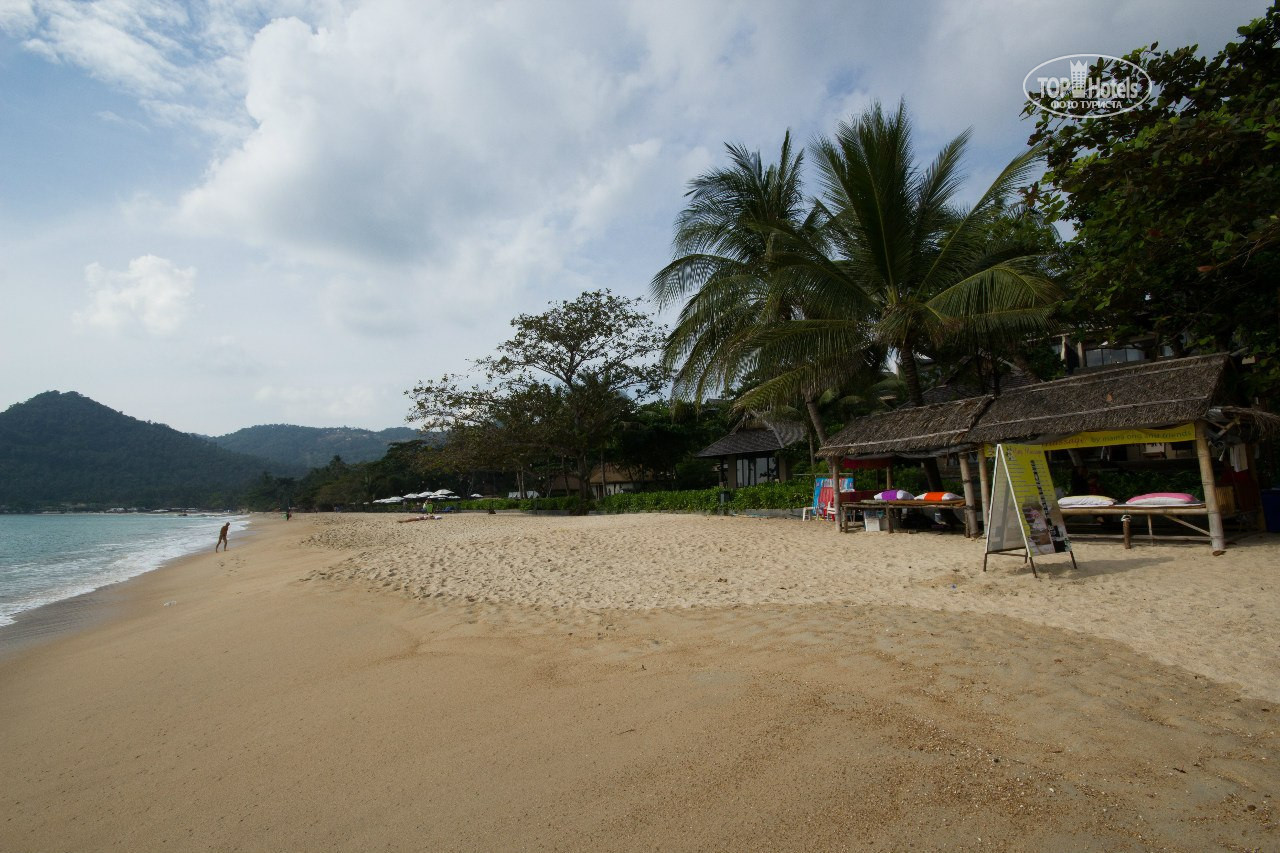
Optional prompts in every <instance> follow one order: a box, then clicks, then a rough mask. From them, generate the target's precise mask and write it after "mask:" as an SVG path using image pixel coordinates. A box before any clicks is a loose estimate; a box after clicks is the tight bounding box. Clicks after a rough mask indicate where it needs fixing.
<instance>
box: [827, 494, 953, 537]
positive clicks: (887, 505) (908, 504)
mask: <svg viewBox="0 0 1280 853" xmlns="http://www.w3.org/2000/svg"><path fill="white" fill-rule="evenodd" d="M841 506H845V507H848V508H849V509H860V510H862V511H863V512H866V511H867V510H869V509H870V510H880V509H886V510H887V509H921V508H926V507H927V508H930V509H964V506H965V504H964V498H956V499H954V500H949V501H921V500H900V501H853V502H851V503H847V504H841ZM886 517H887V518H888V519H889V532H890V533H892V532H893V515H892V514H888V515H887V516H886ZM965 519H966V521H965V535H966V536H967V535H971V533H972V532H971V531H969V530H968V520H967V519H968V516H967V515H966V516H965Z"/></svg>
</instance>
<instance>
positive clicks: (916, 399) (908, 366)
mask: <svg viewBox="0 0 1280 853" xmlns="http://www.w3.org/2000/svg"><path fill="white" fill-rule="evenodd" d="M898 364H899V365H900V366H901V367H902V381H903V382H904V383H906V386H907V399H908V400H910V401H911V405H913V406H923V405H924V390H923V389H922V388H921V387H920V366H919V365H917V364H916V354H915V351H914V349H913V348H912V347H911V346H909V345H907V346H904V347H903V348H902V349H901V350H899V351H898Z"/></svg>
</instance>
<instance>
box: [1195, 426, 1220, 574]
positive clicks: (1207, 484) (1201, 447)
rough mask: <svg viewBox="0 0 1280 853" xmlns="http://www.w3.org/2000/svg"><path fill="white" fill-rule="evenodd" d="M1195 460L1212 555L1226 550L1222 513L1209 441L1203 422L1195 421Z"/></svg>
mask: <svg viewBox="0 0 1280 853" xmlns="http://www.w3.org/2000/svg"><path fill="white" fill-rule="evenodd" d="M1196 458H1197V459H1198V460H1199V462H1200V485H1201V487H1202V488H1203V489H1204V508H1205V509H1206V510H1207V511H1208V513H1209V542H1210V544H1211V545H1212V547H1213V555H1214V556H1215V557H1217V556H1218V555H1220V554H1222V553H1224V552H1225V551H1226V550H1227V539H1226V536H1224V535H1223V532H1222V512H1221V511H1220V510H1219V509H1218V492H1217V490H1216V486H1217V483H1216V482H1215V481H1214V479H1213V459H1212V458H1210V456H1209V439H1208V438H1206V437H1205V434H1204V421H1196Z"/></svg>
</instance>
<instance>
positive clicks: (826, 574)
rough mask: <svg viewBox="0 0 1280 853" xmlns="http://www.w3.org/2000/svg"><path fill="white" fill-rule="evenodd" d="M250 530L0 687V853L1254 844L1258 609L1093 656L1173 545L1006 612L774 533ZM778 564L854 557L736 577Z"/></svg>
mask: <svg viewBox="0 0 1280 853" xmlns="http://www.w3.org/2000/svg"><path fill="white" fill-rule="evenodd" d="M455 522H457V523H455ZM255 526H256V527H257V528H258V531H259V532H258V533H257V534H256V535H255V537H254V538H253V539H252V541H249V542H248V543H247V544H244V545H243V546H238V545H237V544H233V548H232V550H231V552H230V553H229V554H228V555H218V556H216V557H215V556H213V555H212V554H210V555H204V556H200V557H197V558H194V559H192V560H188V561H184V562H182V563H180V564H178V565H175V566H173V567H170V568H167V569H165V570H163V571H160V572H157V573H154V574H153V575H150V576H147V577H146V578H143V579H140V580H139V581H138V582H136V583H135V584H133V585H131V587H130V596H129V606H128V607H127V608H126V610H125V612H123V613H121V614H120V615H119V616H118V617H117V618H113V619H112V620H111V621H109V622H108V623H107V624H104V625H101V626H95V627H93V628H91V629H89V630H86V631H84V632H82V633H79V634H75V635H72V636H68V637H65V638H62V639H59V640H57V641H55V642H52V643H48V644H45V645H42V646H40V647H38V648H35V649H30V650H25V651H23V652H22V653H21V654H19V655H17V656H15V657H13V658H11V659H8V660H4V661H2V662H0V743H4V744H5V753H6V760H5V761H4V762H3V763H0V802H3V803H4V804H5V808H4V810H3V817H0V849H4V850H22V851H44V850H50V851H52V850H78V851H93V850H156V849H176V850H406V851H408V850H476V851H480V850H584V851H585V850H642V849H644V850H649V849H661V850H735V851H736V850H784V849H786V850H906V849H920V850H1010V851H1013V850H1033V849H1034V850H1064V851H1065V850H1072V851H1089V850H1133V851H1138V850H1186V851H1193V850H1195V851H1198V850H1274V849H1277V844H1276V842H1277V839H1278V838H1280V835H1278V834H1277V833H1278V832H1280V829H1278V828H1277V823H1276V821H1277V815H1276V809H1275V803H1274V799H1273V798H1274V796H1276V794H1275V792H1276V791H1278V790H1280V772H1278V768H1277V762H1280V751H1278V749H1277V747H1280V736H1278V734H1277V727H1276V724H1275V717H1276V713H1277V709H1276V708H1275V707H1273V700H1272V699H1271V698H1269V697H1268V695H1267V689H1266V685H1265V684H1264V679H1262V678H1261V677H1260V676H1259V677H1256V678H1255V676H1254V675H1253V673H1255V672H1264V671H1265V670H1266V667H1267V665H1268V664H1267V663H1266V661H1265V660H1264V661H1255V662H1250V659H1249V658H1248V656H1247V655H1246V656H1244V657H1245V663H1244V664H1238V665H1235V668H1234V669H1233V668H1232V666H1231V665H1228V663H1227V662H1226V661H1225V659H1226V658H1229V657H1231V654H1230V653H1229V646H1228V647H1227V648H1219V645H1227V644H1230V643H1237V644H1238V643H1239V641H1240V638H1241V637H1246V638H1247V637H1252V636H1253V633H1252V631H1253V628H1252V627H1251V626H1250V624H1249V623H1250V622H1251V621H1252V620H1251V619H1250V617H1248V616H1245V615H1240V614H1243V613H1247V612H1249V611H1247V610H1245V609H1244V605H1243V604H1241V603H1239V602H1238V601H1237V598H1248V599H1249V600H1252V601H1253V603H1254V604H1255V607H1254V610H1253V611H1252V612H1254V613H1255V614H1256V615H1255V616H1254V617H1253V619H1257V620H1262V622H1263V624H1264V625H1271V624H1274V620H1275V618H1276V614H1275V612H1274V609H1273V607H1272V605H1271V604H1270V603H1269V602H1270V600H1269V599H1268V598H1267V597H1266V591H1265V590H1264V591H1263V592H1262V593H1252V592H1250V593H1248V594H1247V595H1245V594H1242V595H1240V596H1232V595H1230V594H1229V593H1227V592H1223V591H1221V590H1217V588H1216V587H1215V585H1214V584H1215V582H1214V581H1213V580H1212V577H1210V578H1209V581H1208V582H1207V585H1208V587H1209V588H1210V595H1209V598H1208V600H1209V601H1210V602H1217V603H1215V604H1213V605H1212V607H1211V609H1210V611H1209V613H1208V614H1206V615H1207V617H1208V618H1210V619H1213V618H1217V619H1218V622H1216V623H1213V624H1214V627H1215V628H1219V629H1222V630H1227V631H1234V632H1235V633H1233V634H1230V635H1229V636H1228V637H1227V638H1226V639H1225V640H1221V641H1219V643H1218V644H1215V642H1214V641H1213V640H1203V641H1202V640H1199V639H1197V640H1196V641H1194V642H1193V641H1190V640H1187V639H1186V637H1187V636H1188V635H1194V634H1197V633H1198V631H1199V630H1200V628H1199V626H1188V625H1177V624H1171V623H1170V620H1169V619H1167V618H1166V619H1165V620H1163V621H1164V623H1165V627H1164V628H1163V629H1159V628H1158V627H1157V626H1158V625H1159V623H1160V622H1161V620H1160V619H1158V618H1156V617H1155V616H1137V617H1135V619H1136V620H1137V622H1139V623H1141V624H1139V626H1138V627H1136V628H1133V629H1132V630H1131V631H1130V635H1127V636H1129V641H1122V640H1121V639H1119V638H1117V637H1115V636H1108V635H1107V634H1108V632H1110V633H1111V634H1124V633H1125V631H1126V629H1125V628H1124V627H1123V625H1120V624H1119V623H1120V622H1121V621H1122V620H1120V619H1119V609H1117V610H1116V611H1115V612H1114V613H1112V612H1108V611H1106V608H1107V607H1108V606H1109V604H1108V602H1109V601H1110V599H1112V598H1114V597H1116V596H1119V595H1121V594H1128V593H1130V592H1131V590H1130V589H1129V588H1128V587H1125V586H1122V587H1121V588H1120V590H1119V591H1117V592H1114V593H1112V592H1100V591H1099V590H1098V589H1097V588H1096V587H1097V586H1098V585H1099V584H1102V585H1106V584H1116V583H1121V584H1126V583H1127V584H1132V585H1133V586H1135V587H1138V586H1143V585H1147V584H1149V583H1150V582H1151V580H1152V578H1151V577H1144V573H1151V574H1155V573H1162V574H1161V579H1162V580H1163V581H1164V584H1163V586H1164V587H1165V588H1166V589H1165V590H1164V591H1165V592H1166V596H1165V599H1167V600H1168V601H1169V602H1171V604H1170V605H1169V606H1170V607H1171V608H1173V609H1172V610H1171V611H1170V612H1173V613H1176V614H1180V613H1182V612H1183V611H1184V610H1186V609H1187V608H1190V607H1192V606H1193V605H1192V602H1193V601H1195V600H1196V595H1195V593H1194V592H1193V591H1187V590H1184V589H1183V588H1182V587H1183V586H1185V585H1187V584H1193V585H1194V584H1195V583H1197V582H1198V580H1197V578H1196V577H1195V576H1194V571H1195V570H1194V569H1193V568H1191V567H1186V568H1185V569H1184V568H1182V567H1181V566H1182V563H1183V562H1185V561H1191V562H1193V563H1196V564H1197V565H1198V564H1199V558H1198V557H1194V556H1191V552H1190V551H1189V550H1188V549H1170V550H1171V551H1173V552H1176V553H1173V554H1172V555H1165V554H1164V552H1163V551H1162V550H1161V549H1152V551H1151V553H1150V554H1147V555H1139V559H1146V560H1147V561H1148V562H1144V563H1142V564H1141V565H1138V564H1132V563H1126V561H1125V560H1124V559H1123V558H1122V557H1121V556H1120V555H1119V554H1118V553H1117V552H1118V549H1116V551H1104V552H1100V553H1099V554H1098V555H1097V557H1096V558H1095V559H1094V561H1093V562H1092V563H1087V562H1086V561H1083V560H1082V570H1081V572H1080V573H1079V574H1078V575H1076V576H1071V577H1068V576H1066V575H1055V576H1053V577H1051V578H1050V579H1049V580H1048V581H1047V582H1045V583H1041V584H1039V585H1036V584H1035V582H1034V581H1031V579H1030V578H1024V577H1022V576H1020V575H1018V574H1017V573H1016V572H1014V571H1013V568H1012V567H1011V566H1006V567H1003V568H1002V569H1001V570H999V571H996V572H993V573H989V576H988V577H986V578H983V577H981V572H980V571H978V569H979V567H980V564H981V555H980V552H979V554H978V562H977V565H976V566H975V564H974V562H973V561H972V560H971V559H968V557H970V556H971V553H970V552H971V551H972V550H973V549H972V543H966V542H964V541H963V540H959V542H956V541H954V540H951V539H948V538H947V537H926V536H912V537H907V536H896V537H883V539H884V540H892V541H882V542H880V543H875V542H874V541H872V538H873V537H872V536H871V535H867V536H865V539H866V540H867V542H866V544H865V545H864V544H861V543H857V542H855V541H854V540H857V539H858V538H859V537H857V536H851V537H843V538H841V539H839V540H836V537H834V535H830V536H823V535H821V533H820V532H819V531H818V530H817V529H816V528H808V527H806V526H805V525H801V524H799V523H797V522H782V521H778V522H765V521H755V520H748V519H716V518H712V519H705V518H696V519H695V518H690V519H683V517H676V516H666V517H652V516H651V517H624V518H620V519H611V518H602V519H597V518H587V519H547V518H529V517H524V516H498V517H490V516H463V517H460V518H454V519H448V520H446V521H442V522H430V523H426V522H424V523H419V524H405V525H395V524H394V522H393V521H392V520H391V519H388V518H385V517H384V518H375V519H338V520H336V521H332V520H325V519H316V518H306V517H295V519H294V521H292V522H289V523H288V524H286V523H284V522H282V521H277V520H269V521H263V522H258V523H255ZM796 537H799V538H796ZM805 537H814V538H816V539H817V540H822V543H823V544H822V545H821V546H813V547H814V548H815V549H817V550H816V551H815V553H824V554H825V553H828V552H829V551H830V546H831V545H832V544H834V543H833V542H832V540H835V541H836V542H838V543H839V544H840V546H841V547H842V548H844V549H846V550H847V549H851V548H852V549H857V548H862V547H871V546H873V545H874V546H875V549H876V553H877V555H878V556H879V558H880V559H879V562H877V563H876V564H875V565H874V566H872V565H870V564H867V565H866V566H865V571H866V572H869V573H870V574H868V575H867V576H866V577H865V578H864V579H863V580H857V577H858V575H859V573H860V572H862V571H864V565H863V563H861V562H859V559H860V558H861V557H864V556H865V555H861V556H860V555H859V552H858V551H856V550H855V551H853V556H852V557H848V558H847V561H846V562H844V563H842V564H839V565H838V566H837V567H835V568H831V569H829V570H828V569H825V568H821V567H820V566H815V565H814V563H813V562H812V560H810V559H808V558H807V557H806V555H804V554H801V555H800V557H797V559H796V562H795V564H794V565H793V566H791V567H790V568H786V567H784V568H781V569H771V568H768V567H765V566H762V565H761V564H762V563H763V562H765V560H764V559H762V549H767V548H769V547H777V548H779V549H782V550H786V551H790V550H791V549H792V548H793V546H794V547H800V546H797V545H796V544H795V543H799V542H801V541H802V539H804V538H805ZM695 540H696V541H695ZM644 543H649V544H648V545H645V544H644ZM769 543H774V545H773V546H770V545H769ZM690 545H694V546H697V547H694V548H692V550H691V549H690V547H689V546H690ZM609 546H611V547H612V551H610V549H609ZM1099 547H1102V546H1099ZM1274 548H1275V546H1274V545H1271V544H1270V542H1262V543H1261V544H1257V545H1249V546H1248V547H1247V549H1241V551H1242V553H1243V552H1246V551H1247V552H1249V553H1251V554H1252V556H1253V563H1254V564H1255V567H1254V568H1253V569H1245V570H1241V569H1239V567H1237V569H1236V571H1237V572H1239V571H1243V572H1244V577H1242V578H1241V580H1242V581H1247V582H1254V583H1261V584H1263V585H1264V586H1265V585H1267V584H1268V583H1269V578H1270V577H1274V575H1270V576H1268V575H1257V574H1251V573H1250V572H1255V573H1256V572H1260V571H1262V570H1261V569H1257V568H1256V564H1259V563H1263V562H1265V561H1267V560H1270V559H1273V558H1274V556H1275V554H1276V551H1275V550H1274ZM637 549H640V550H641V551H644V552H645V553H637ZM721 549H723V550H721ZM948 549H956V550H957V551H958V552H959V553H960V554H961V555H962V556H964V557H965V560H963V561H960V560H958V559H957V556H956V554H948V553H947V551H948ZM611 553H612V556H609V555H610V554H611ZM1131 553H1133V552H1131ZM719 554H723V555H725V556H723V557H720V556H716V555H719ZM588 555H594V556H588ZM765 556H766V557H767V555H765ZM1206 559H1207V556H1206ZM1108 561H1111V562H1108ZM1011 562H1012V561H1011ZM584 563H585V564H587V565H589V568H583V565H584ZM1099 564H1106V565H1107V566H1109V568H1108V569H1107V570H1106V571H1103V572H1100V571H1099V569H1098V565H1099ZM1089 565H1092V566H1093V568H1092V569H1090V568H1088V566H1089ZM908 566H909V567H910V568H907V567H908ZM1171 567H1172V569H1173V570H1172V571H1166V570H1168V569H1170V568H1171ZM956 568H958V569H959V572H953V571H952V569H956ZM1214 570H1215V569H1214V568H1213V567H1210V569H1209V571H1211V572H1212V571H1214ZM895 571H897V572H898V574H897V575H895V574H893V573H894V572H895ZM610 573H614V574H610ZM615 575H616V576H615ZM633 576H634V577H633ZM840 577H843V578H844V580H843V581H841V583H840V584H837V583H836V581H837V580H838V579H839V578H840ZM637 578H638V579H637ZM721 578H723V579H724V580H721ZM953 583H954V584H955V588H954V590H953V588H952V584H953ZM886 584H887V585H888V588H887V589H881V588H880V587H881V586H884V585H886ZM829 585H835V589H834V591H832V590H828V589H826V587H827V586H829ZM1015 585H1020V587H1019V588H1017V589H1016V594H1015V590H1014V587H1015ZM1073 585H1074V586H1073ZM1202 585H1203V584H1202ZM1076 587H1079V589H1077V588H1076ZM988 588H990V589H989V591H984V590H988ZM654 590H656V592H654ZM691 590H693V591H695V592H691ZM726 590H729V591H731V592H726ZM1037 590H1040V591H1041V592H1040V593H1039V594H1040V595H1042V596H1045V597H1046V598H1049V599H1050V601H1049V603H1042V604H1036V605H1029V604H1026V603H1025V602H1024V599H1026V598H1028V596H1030V595H1031V594H1032V593H1033V592H1035V591H1037ZM1046 590H1051V591H1052V592H1048V591H1046ZM961 595H964V596H970V597H971V599H972V601H973V602H977V604H976V605H974V606H968V607H944V606H940V605H937V606H935V605H934V604H932V603H931V602H946V601H955V600H959V597H960V596H961ZM1215 596H1217V597H1215ZM704 597H705V598H709V599H712V601H709V602H704V601H702V600H701V599H702V598H704ZM882 597H883V598H882ZM673 599H674V600H673ZM1095 601H1096V602H1097V604H1095V605H1093V606H1091V604H1090V603H1091V602H1095ZM1161 601H1162V599H1161V597H1159V596H1158V595H1157V594H1156V593H1155V592H1154V591H1152V593H1151V597H1150V598H1149V599H1148V603H1147V604H1146V605H1145V609H1151V610H1156V611H1159V609H1160V608H1161V606H1162V604H1161ZM166 602H174V603H173V604H170V605H169V606H167V607H166V606H165V603H166ZM1117 607H1118V605H1117ZM1130 609H1131V610H1133V611H1134V612H1135V613H1139V614H1141V613H1143V612H1145V609H1144V607H1139V606H1136V605H1135V606H1131V607H1130ZM1002 610H1004V611H1011V613H1005V612H1001V611H1002ZM1100 610H1101V612H1100ZM1222 611H1229V612H1230V613H1231V614H1232V615H1230V616H1226V617H1223V616H1217V617H1214V615H1213V614H1215V613H1219V612H1222ZM1237 611H1240V613H1239V614H1238V613H1237ZM1037 613H1039V614H1041V615H1040V616H1039V617H1036V618H1031V617H1035V616H1036V614H1037ZM1052 614H1057V615H1056V616H1054V615H1052ZM1073 614H1074V615H1073ZM1157 615H1158V614H1157ZM1055 618H1056V619H1059V620H1061V621H1072V620H1074V622H1073V624H1072V625H1071V626H1070V627H1066V626H1058V625H1054V624H1052V619H1055ZM1131 621H1132V620H1131ZM1237 623H1239V626H1238V627H1233V626H1237ZM1273 636H1274V635H1273ZM1144 637H1146V638H1147V639H1146V640H1143V639H1142V638H1144ZM1161 641H1163V643H1164V644H1165V645H1166V646H1167V645H1168V644H1170V643H1174V644H1177V645H1178V647H1179V651H1172V652H1171V651H1169V650H1168V649H1166V650H1165V655H1166V656H1177V655H1185V656H1189V657H1190V659H1191V663H1190V664H1187V663H1181V664H1177V665H1174V664H1171V663H1161V662H1160V661H1159V660H1157V659H1155V656H1154V654H1152V653H1150V652H1148V651H1146V650H1145V649H1142V648H1140V647H1139V646H1140V645H1141V644H1142V643H1143V642H1148V643H1150V644H1152V645H1159V644H1160V642H1161ZM1270 666H1272V667H1274V666H1275V662H1274V660H1272V661H1271V663H1270ZM1201 670H1204V671H1201ZM1210 670H1212V673H1211V672H1210ZM1213 673H1217V675H1215V674H1213Z"/></svg>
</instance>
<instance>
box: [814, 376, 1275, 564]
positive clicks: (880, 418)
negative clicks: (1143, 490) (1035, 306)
mask: <svg viewBox="0 0 1280 853" xmlns="http://www.w3.org/2000/svg"><path fill="white" fill-rule="evenodd" d="M1228 363H1229V356H1227V355H1226V354H1225V353H1218V354H1215V355H1203V356H1192V357H1190V358H1178V359H1162V360H1157V361H1144V362H1138V363H1136V364H1131V365H1124V366H1122V367H1114V368H1109V369H1106V370H1099V371H1089V372H1079V373H1076V374H1075V375H1074V376H1069V377H1067V378H1065V379H1057V380H1054V381H1052V382H1041V383H1036V384H1031V385H1023V386H1021V387H1017V388H1011V389H1009V390H1007V391H1005V392H1004V393H1003V394H1001V395H1000V396H999V397H992V396H985V397H973V398H970V399H967V400H957V401H954V402H950V403H937V404H934V405H929V406H918V407H914V408H905V409H896V410H894V411H892V412H886V413H884V414H880V415H871V416H869V417H865V418H858V419H857V420H855V421H853V422H852V423H851V424H849V425H848V426H847V427H845V429H843V430H842V431H841V432H840V433H839V434H838V435H836V436H835V437H834V438H832V439H831V440H829V441H828V442H827V444H826V446H824V447H823V448H822V449H821V450H820V451H819V454H820V455H821V456H823V457H825V458H827V459H831V460H835V459H838V458H841V457H844V456H853V457H859V456H861V457H868V456H915V457H919V456H931V455H940V454H943V453H952V452H956V451H965V452H962V453H960V454H959V459H960V464H961V470H962V476H963V479H964V481H965V487H966V498H967V499H968V493H967V490H968V486H969V477H968V474H967V472H966V470H965V469H966V468H967V463H966V458H967V456H968V451H971V450H972V449H975V448H977V447H979V446H980V445H983V444H998V443H1002V442H1015V443H1016V442H1030V443H1035V442H1037V441H1038V440H1042V439H1044V438H1046V437H1051V436H1064V435H1075V434H1078V433H1083V432H1094V431H1100V430H1123V429H1132V428H1151V427H1165V426H1176V425H1181V424H1188V423H1191V424H1194V425H1195V442H1196V457H1197V460H1198V463H1199V467H1200V475H1201V482H1202V485H1203V487H1204V493H1205V498H1204V500H1205V507H1206V509H1207V514H1208V516H1209V530H1210V540H1211V543H1212V547H1213V549H1214V553H1221V551H1222V549H1223V548H1224V547H1225V544H1224V543H1225V539H1224V537H1223V533H1222V516H1221V513H1220V512H1219V509H1218V504H1217V499H1216V496H1215V492H1214V487H1215V481H1214V474H1213V469H1212V462H1211V459H1210V454H1209V445H1208V442H1207V439H1206V432H1207V431H1208V430H1209V429H1210V428H1215V429H1220V427H1221V425H1230V424H1232V423H1238V422H1241V421H1244V422H1248V423H1249V424H1250V427H1251V429H1252V430H1253V432H1254V433H1263V432H1266V431H1268V430H1271V429H1276V428H1277V427H1280V424H1277V423H1276V422H1275V419H1274V417H1273V416H1270V415H1266V414H1265V413H1260V412H1254V411H1252V410H1249V409H1243V408H1239V407H1235V406H1232V405H1230V403H1231V402H1233V401H1231V400H1230V399H1228V398H1227V396H1226V394H1225V388H1224V384H1225V383H1224V378H1225V376H1226V370H1227V365H1228ZM1214 424H1217V425H1220V426H1219V427H1214ZM833 465H834V462H833ZM978 468H979V475H980V477H981V479H982V481H983V488H982V491H983V507H984V512H985V509H986V506H987V503H988V494H989V493H988V489H987V483H986V465H985V462H984V461H983V458H982V454H978ZM969 503H970V504H971V503H972V500H970V501H969Z"/></svg>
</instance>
